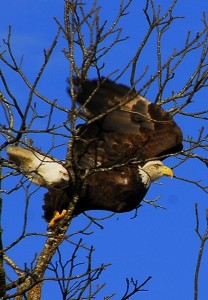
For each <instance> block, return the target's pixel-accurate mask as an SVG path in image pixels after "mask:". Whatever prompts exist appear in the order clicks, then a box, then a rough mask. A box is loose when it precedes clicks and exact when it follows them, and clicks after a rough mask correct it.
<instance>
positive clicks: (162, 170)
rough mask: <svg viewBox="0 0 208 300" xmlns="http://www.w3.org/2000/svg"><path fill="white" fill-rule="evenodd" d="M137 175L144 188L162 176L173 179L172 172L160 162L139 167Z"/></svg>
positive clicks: (151, 162) (154, 161) (156, 161)
mask: <svg viewBox="0 0 208 300" xmlns="http://www.w3.org/2000/svg"><path fill="white" fill-rule="evenodd" d="M139 174H140V176H141V178H142V181H143V183H144V184H145V185H146V186H149V185H150V184H151V182H154V181H155V180H157V179H159V178H160V177H162V176H163V175H166V176H170V177H173V171H172V170H171V169H170V168H168V167H166V166H165V165H164V164H163V163H162V162H161V161H160V160H152V161H148V162H147V163H146V164H145V165H144V166H143V167H139Z"/></svg>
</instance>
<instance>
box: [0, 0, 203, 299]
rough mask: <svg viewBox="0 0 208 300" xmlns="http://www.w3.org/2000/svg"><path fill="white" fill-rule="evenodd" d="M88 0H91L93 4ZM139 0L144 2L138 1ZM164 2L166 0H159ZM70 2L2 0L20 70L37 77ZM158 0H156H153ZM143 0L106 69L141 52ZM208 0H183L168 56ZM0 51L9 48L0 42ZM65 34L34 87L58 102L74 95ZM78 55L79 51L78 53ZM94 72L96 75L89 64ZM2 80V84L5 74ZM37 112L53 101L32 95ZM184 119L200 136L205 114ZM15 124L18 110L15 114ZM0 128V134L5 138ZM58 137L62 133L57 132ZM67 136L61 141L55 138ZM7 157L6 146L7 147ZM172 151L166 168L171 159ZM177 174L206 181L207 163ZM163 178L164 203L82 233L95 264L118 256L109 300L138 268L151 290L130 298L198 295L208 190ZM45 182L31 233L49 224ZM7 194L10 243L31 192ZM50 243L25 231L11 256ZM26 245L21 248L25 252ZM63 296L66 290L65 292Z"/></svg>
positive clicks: (31, 253)
mask: <svg viewBox="0 0 208 300" xmlns="http://www.w3.org/2000/svg"><path fill="white" fill-rule="evenodd" d="M91 2H92V1H89V3H91ZM137 2H139V3H137ZM161 2H162V1H161ZM63 3H64V1H49V0H36V1H20V0H16V1H11V0H2V1H1V11H2V12H4V14H2V15H1V19H0V39H1V41H2V39H3V38H6V36H7V31H8V26H9V25H11V26H12V44H13V49H14V53H15V55H16V57H17V59H18V60H19V61H20V60H21V56H22V55H24V58H23V70H24V71H25V74H26V75H27V76H28V78H29V79H30V80H31V81H33V80H34V79H35V77H36V74H37V72H38V69H39V68H40V66H41V63H42V60H43V49H44V48H46V49H47V48H48V47H49V46H50V44H51V42H52V40H53V37H54V35H55V33H56V30H57V26H56V23H55V22H54V20H53V17H57V19H59V20H60V21H61V22H62V18H63ZM156 3H159V2H158V1H156ZM168 3H170V2H169V1H166V3H162V4H161V7H162V11H163V10H165V8H167V7H168ZM99 5H100V6H101V18H102V19H103V20H104V19H107V20H109V22H110V21H112V20H113V18H114V17H115V15H116V9H117V8H118V6H119V1H118V0H116V1H112V2H111V3H108V2H107V1H104V0H102V1H99ZM144 6H145V1H134V2H133V3H132V5H131V6H130V8H129V9H128V11H129V15H127V16H126V17H125V18H124V19H123V21H122V22H121V27H123V29H124V30H123V36H129V39H128V41H126V42H124V43H123V44H118V45H117V46H115V48H114V49H113V50H112V51H111V52H110V53H109V54H108V55H107V56H106V59H105V68H104V70H103V74H102V75H108V74H109V73H110V72H112V71H114V70H116V69H120V70H122V68H123V67H124V66H125V65H126V63H127V62H128V61H129V59H130V58H131V57H132V56H133V54H134V53H135V50H136V48H137V47H138V45H139V44H140V42H141V39H142V37H143V35H144V33H145V30H146V29H147V23H146V20H145V18H144V15H143V13H142V9H143V7H144ZM207 9H208V2H207V1H205V0H203V1H202V0H191V1H188V0H183V1H181V0H179V1H178V3H177V5H176V8H175V15H177V16H184V17H185V18H184V19H178V20H176V21H175V25H174V26H173V28H172V29H170V31H169V32H167V33H166V34H165V38H164V44H163V46H162V51H163V53H164V57H168V55H170V53H171V52H172V49H173V48H176V49H180V48H181V47H182V45H183V44H184V39H185V37H186V32H187V30H191V31H192V34H193V36H195V35H196V34H197V32H198V31H200V30H201V29H202V23H201V19H202V12H203V11H207ZM1 44H2V47H1V50H4V49H5V46H4V44H3V43H2V42H1ZM155 45H156V44H155V37H153V38H152V39H151V40H150V42H149V43H148V44H147V48H146V51H145V52H144V54H143V55H142V57H141V63H140V64H139V66H138V67H137V72H138V74H141V73H142V72H143V70H144V67H145V66H146V65H149V72H150V73H149V74H151V73H154V71H155V69H156V66H157V61H156V57H155V49H156V46H155ZM65 46H66V45H65V42H64V40H63V39H60V42H59V43H58V45H57V48H56V50H55V52H54V55H53V57H52V59H51V61H50V63H49V65H48V67H47V69H46V72H45V73H44V75H43V78H42V80H41V82H40V83H39V85H38V91H40V92H41V93H42V94H44V95H45V96H47V97H49V98H51V99H57V101H58V102H57V103H59V104H60V105H62V106H65V107H70V101H69V98H68V95H67V93H66V78H67V77H68V75H69V64H68V62H67V61H66V58H65V57H64V55H63V53H62V51H61V50H62V48H63V47H65ZM197 55H199V52H196V54H194V55H193V54H192V55H190V56H188V57H187V59H186V60H185V61H184V65H183V67H181V68H179V72H178V75H176V78H175V79H174V80H173V81H171V82H170V84H169V85H168V88H167V89H166V91H165V96H168V95H171V92H172V90H176V91H177V90H178V89H180V87H181V85H182V84H183V82H184V80H185V79H186V77H187V76H190V73H191V71H192V70H193V67H194V66H195V65H196V63H197V59H198V57H197ZM77 59H79V57H78V58H77ZM0 68H1V69H2V71H3V72H4V74H5V76H6V78H7V80H8V83H9V86H10V88H11V91H12V92H13V93H14V94H15V96H16V97H17V99H18V101H19V103H20V106H21V107H24V106H25V104H26V101H27V98H28V94H29V90H28V89H27V88H26V87H25V86H24V84H23V83H22V82H21V81H20V80H19V79H18V77H17V76H16V74H13V72H11V71H10V70H9V69H8V68H7V67H6V66H5V65H4V64H2V62H0ZM90 72H91V73H90V76H92V77H93V76H95V73H93V70H91V71H90ZM129 74H130V72H129V71H127V72H126V73H125V74H124V75H123V76H122V77H121V78H120V82H122V83H125V84H127V85H128V84H129ZM0 89H3V86H2V83H1V82H0ZM155 95H156V90H155V86H154V85H153V88H152V89H150V90H149V91H148V93H147V95H146V97H147V98H148V99H150V100H152V101H154V97H155ZM206 97H207V89H204V90H203V91H201V92H200V93H199V94H198V95H197V96H196V97H195V98H194V102H193V103H192V104H191V105H190V107H189V108H188V109H187V111H191V112H193V111H196V110H197V111H198V110H203V109H206V108H207V104H206ZM35 101H36V103H37V107H38V111H39V112H41V113H42V114H43V115H44V114H46V113H48V109H49V107H48V105H46V104H44V103H42V102H41V101H39V100H38V99H35ZM62 117H64V113H63V114H62V113H59V114H57V115H56V117H55V118H54V120H53V121H54V122H55V123H56V122H59V120H60V119H61V118H62ZM176 121H177V122H178V123H179V124H180V126H181V128H182V131H183V132H184V136H185V137H187V136H191V137H197V135H198V132H199V130H200V128H201V126H205V132H207V131H206V121H201V120H198V121H193V120H191V119H189V118H182V117H176ZM44 122H45V121H44V119H38V120H37V122H35V123H34V128H36V129H39V128H44V126H45V123H44ZM16 123H17V128H18V118H17V120H16ZM31 137H32V138H33V140H34V145H35V146H36V147H42V149H43V150H45V151H47V150H48V149H49V148H48V147H50V145H51V141H52V140H51V137H50V136H47V137H46V136H40V135H37V134H36V135H35V134H34V135H33V136H31ZM4 141H5V140H4V138H3V137H2V136H0V142H1V143H2V142H4ZM56 141H57V140H56ZM58 142H59V143H60V144H61V141H60V140H58ZM51 154H54V155H55V156H56V157H57V158H59V159H64V157H65V154H66V146H62V147H61V146H60V147H59V148H58V149H57V150H56V151H54V152H53V153H51ZM3 155H4V156H5V153H4V154H3ZM176 162H177V161H176V160H175V159H168V160H166V164H167V165H169V166H170V167H172V166H174V165H175V163H176ZM175 174H176V176H179V177H185V178H186V177H187V178H189V179H191V180H202V183H203V184H204V185H207V169H206V168H205V167H204V166H203V165H202V164H200V163H199V162H196V161H194V160H191V161H189V162H188V163H186V164H184V165H182V166H179V167H178V168H176V169H175ZM20 178H21V177H13V178H11V177H10V178H9V180H8V181H6V182H5V183H4V189H8V190H9V189H12V188H13V187H14V186H15V185H16V184H17V183H18V181H19V180H20ZM159 183H160V184H153V185H152V187H151V189H150V191H149V192H148V194H147V196H146V199H155V198H156V197H158V196H160V200H159V204H160V205H163V206H164V207H165V208H166V209H165V210H164V209H155V208H154V207H152V206H150V205H147V204H146V203H144V204H143V206H142V207H141V208H140V209H139V211H138V217H137V218H133V219H132V217H133V216H134V212H130V213H125V214H119V215H118V214H117V215H115V216H113V217H112V218H110V219H107V220H105V221H103V222H101V223H102V225H103V226H104V229H100V228H99V227H98V226H95V225H93V226H92V227H90V229H88V232H93V234H89V235H82V238H83V240H84V243H85V244H86V245H87V246H88V247H90V246H91V245H93V246H94V248H95V249H96V251H95V253H94V255H93V264H94V266H95V267H97V266H98V265H100V264H101V263H112V265H111V266H110V267H108V268H107V270H106V271H105V272H104V273H103V276H101V280H100V283H106V287H105V288H104V289H103V291H102V292H101V293H100V294H99V297H98V298H97V299H104V296H106V295H110V294H113V293H114V292H116V293H117V296H116V297H115V298H114V299H120V297H121V295H123V293H124V291H125V278H126V277H128V278H131V277H134V278H135V279H138V281H139V282H141V283H142V282H143V281H144V280H145V279H146V278H147V277H148V276H152V279H151V280H150V281H149V283H148V284H147V285H146V286H145V288H146V289H148V292H143V293H140V294H137V295H136V296H135V297H134V298H132V299H135V300H136V299H141V300H150V299H151V300H152V299H160V300H175V299H177V300H178V299H179V300H180V299H193V282H194V272H195V266H196V260H197V254H198V251H199V246H200V241H199V239H198V237H197V235H196V233H195V225H196V222H195V211H194V203H195V202H198V205H199V215H200V228H201V229H202V232H203V231H204V230H205V227H206V221H205V209H206V208H207V206H208V205H207V194H205V193H204V192H203V191H202V190H200V189H199V188H197V187H195V186H193V185H191V184H188V183H186V182H184V181H179V180H177V179H172V180H170V179H168V178H162V179H161V180H159ZM28 186H29V187H28V188H29V190H30V191H34V190H36V189H37V187H36V186H34V185H29V184H28ZM44 192H45V190H44V189H43V188H42V189H39V190H38V191H37V193H35V194H33V195H32V197H31V199H30V202H29V208H28V227H27V231H28V232H40V233H45V232H46V223H45V222H44V220H43V219H42V218H41V215H42V209H41V206H42V197H43V194H44ZM4 199H5V200H4V203H3V220H2V223H3V228H4V234H3V242H4V245H5V246H7V245H8V244H9V243H11V242H12V241H13V240H14V239H16V238H17V237H18V236H19V235H20V234H21V231H22V224H23V212H24V208H25V191H23V190H19V191H18V192H13V193H11V194H10V195H5V198H4ZM92 215H93V216H96V217H103V216H105V215H108V214H106V213H103V212H102V213H101V212H96V213H93V214H92ZM87 223H88V220H87V219H86V217H84V216H79V217H78V218H76V219H74V221H73V223H72V226H71V228H70V231H69V234H72V233H73V232H75V231H77V230H80V229H82V228H83V226H84V225H87ZM79 238H80V236H74V237H72V238H71V239H72V240H73V241H78V239H79ZM43 243H44V237H37V236H36V237H32V236H31V237H28V238H27V239H24V240H23V241H22V242H21V243H20V244H19V245H17V246H16V247H14V248H12V249H11V250H10V251H9V252H8V255H10V256H11V258H13V259H14V261H15V262H16V263H17V264H18V265H20V267H22V268H24V263H25V262H26V263H27V264H28V265H29V264H30V263H31V261H32V260H33V259H34V257H35V253H36V252H37V253H38V252H39V251H40V249H41V247H42V245H43ZM61 249H62V251H63V257H64V259H65V260H67V259H69V258H70V254H71V252H72V251H73V246H72V245H70V244H67V243H64V244H63V245H62V246H61ZM23 253H24V255H23ZM86 255H87V252H86V251H85V250H83V251H82V252H81V253H80V260H81V261H82V260H83V261H84V260H85V257H86ZM207 264H208V253H207V247H206V248H205V254H204V257H203V261H202V268H201V272H200V285H199V290H200V293H199V299H200V300H204V299H206V298H207V288H206V287H207V268H206V266H207ZM49 296H50V299H52V300H53V299H54V300H55V299H59V298H58V297H59V296H60V294H58V289H57V288H56V284H51V283H49V282H48V283H47V284H46V287H45V288H44V290H43V298H42V299H43V300H45V299H49ZM60 299H61V298H60Z"/></svg>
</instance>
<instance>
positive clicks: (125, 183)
mask: <svg viewBox="0 0 208 300" xmlns="http://www.w3.org/2000/svg"><path fill="white" fill-rule="evenodd" d="M73 84H74V87H75V90H74V92H75V95H76V101H77V103H78V104H79V105H80V111H81V113H82V116H84V118H85V120H86V121H85V123H84V124H82V125H78V128H77V132H78V134H77V136H76V137H75V138H74V142H73V147H72V151H71V153H70V154H68V155H67V160H66V162H65V164H62V163H61V162H58V161H57V160H56V159H53V158H51V157H48V156H47V155H42V154H40V153H37V152H35V151H33V150H31V149H29V150H27V149H24V148H21V147H17V146H10V147H8V149H7V153H8V155H9V158H10V159H11V160H12V161H13V162H15V163H16V164H17V165H19V166H20V168H21V171H22V173H23V174H24V175H25V176H27V177H28V178H29V179H30V180H31V181H32V182H34V183H35V184H38V185H40V186H44V187H46V188H47V189H48V192H47V193H46V194H45V196H44V205H43V209H44V218H45V220H46V221H48V222H50V224H51V226H53V225H54V224H55V223H56V221H57V220H58V219H59V218H60V216H62V215H64V213H65V212H66V211H67V208H68V206H69V203H70V201H71V200H72V197H73V195H74V191H75V190H76V189H77V187H78V186H79V187H78V188H79V193H78V194H79V200H78V202H77V204H76V207H75V209H74V215H75V216H76V215H78V214H80V213H82V212H84V211H88V210H107V211H112V212H127V211H131V210H133V209H135V208H137V207H138V206H139V204H140V202H141V201H142V200H143V198H144V196H145V195H146V193H147V191H148V189H149V187H150V184H151V183H152V182H153V181H155V180H157V179H158V178H160V177H161V176H163V175H167V176H171V177H172V176H173V171H172V170H171V169H170V168H168V167H166V166H165V165H164V164H163V163H162V161H161V160H163V159H164V158H166V157H168V156H169V155H170V154H174V153H177V152H179V151H181V150H182V132H181V130H180V128H179V127H178V125H177V124H176V123H175V121H174V120H173V118H172V116H171V115H170V114H169V113H168V112H166V111H164V110H163V109H162V108H161V107H160V106H159V105H156V104H153V103H151V102H150V101H148V100H147V99H145V98H143V97H142V96H140V95H138V94H137V93H136V91H134V90H132V89H130V88H128V87H126V86H124V85H121V84H116V83H115V82H113V81H111V80H109V79H106V78H102V79H100V80H84V81H83V80H79V79H78V78H74V82H73ZM72 160H73V164H72V163H71V161H72ZM72 165H73V167H72ZM72 168H74V169H73V171H74V172H75V173H76V176H75V177H76V180H72V177H71V170H72Z"/></svg>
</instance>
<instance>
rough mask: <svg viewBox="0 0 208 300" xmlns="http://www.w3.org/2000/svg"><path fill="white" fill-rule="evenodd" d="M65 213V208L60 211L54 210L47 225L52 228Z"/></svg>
mask: <svg viewBox="0 0 208 300" xmlns="http://www.w3.org/2000/svg"><path fill="white" fill-rule="evenodd" d="M66 213H67V210H66V209H63V210H62V212H61V213H60V212H59V211H55V212H54V215H53V218H52V219H51V221H50V223H49V227H50V228H54V227H55V225H56V223H57V222H58V221H59V220H60V219H62V218H63V217H64V216H65V215H66Z"/></svg>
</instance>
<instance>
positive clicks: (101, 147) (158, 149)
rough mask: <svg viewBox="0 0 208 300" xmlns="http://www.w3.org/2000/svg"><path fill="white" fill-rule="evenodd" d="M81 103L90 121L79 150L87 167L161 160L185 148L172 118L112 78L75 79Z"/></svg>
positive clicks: (77, 151) (82, 129) (78, 146)
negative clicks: (160, 158) (152, 159)
mask: <svg viewBox="0 0 208 300" xmlns="http://www.w3.org/2000/svg"><path fill="white" fill-rule="evenodd" d="M74 84H75V86H76V89H77V102H78V103H79V104H80V105H81V107H82V108H83V109H84V113H85V117H86V118H87V119H88V121H87V122H86V124H85V125H81V126H80V138H79V139H78V141H77V143H76V146H75V151H76V153H78V154H79V163H80V166H81V167H83V168H91V167H98V166H112V165H114V164H115V163H125V162H128V161H129V160H133V159H137V160H140V161H143V160H145V159H149V158H154V157H160V156H162V155H168V154H172V153H175V152H178V151H180V150H181V149H182V132H181V130H180V128H179V127H178V126H177V124H176V123H175V121H174V120H173V119H172V116H171V115H170V114H169V113H168V112H166V111H164V110H163V109H162V108H161V107H160V106H158V105H156V104H153V103H151V102H150V101H148V100H147V99H145V98H143V97H141V96H139V95H137V94H136V92H135V91H132V90H131V89H130V88H128V87H126V86H124V85H121V84H116V83H114V82H112V81H110V80H109V79H105V78H104V79H102V80H101V81H97V80H86V81H84V82H80V81H79V80H78V79H77V78H75V79H74Z"/></svg>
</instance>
